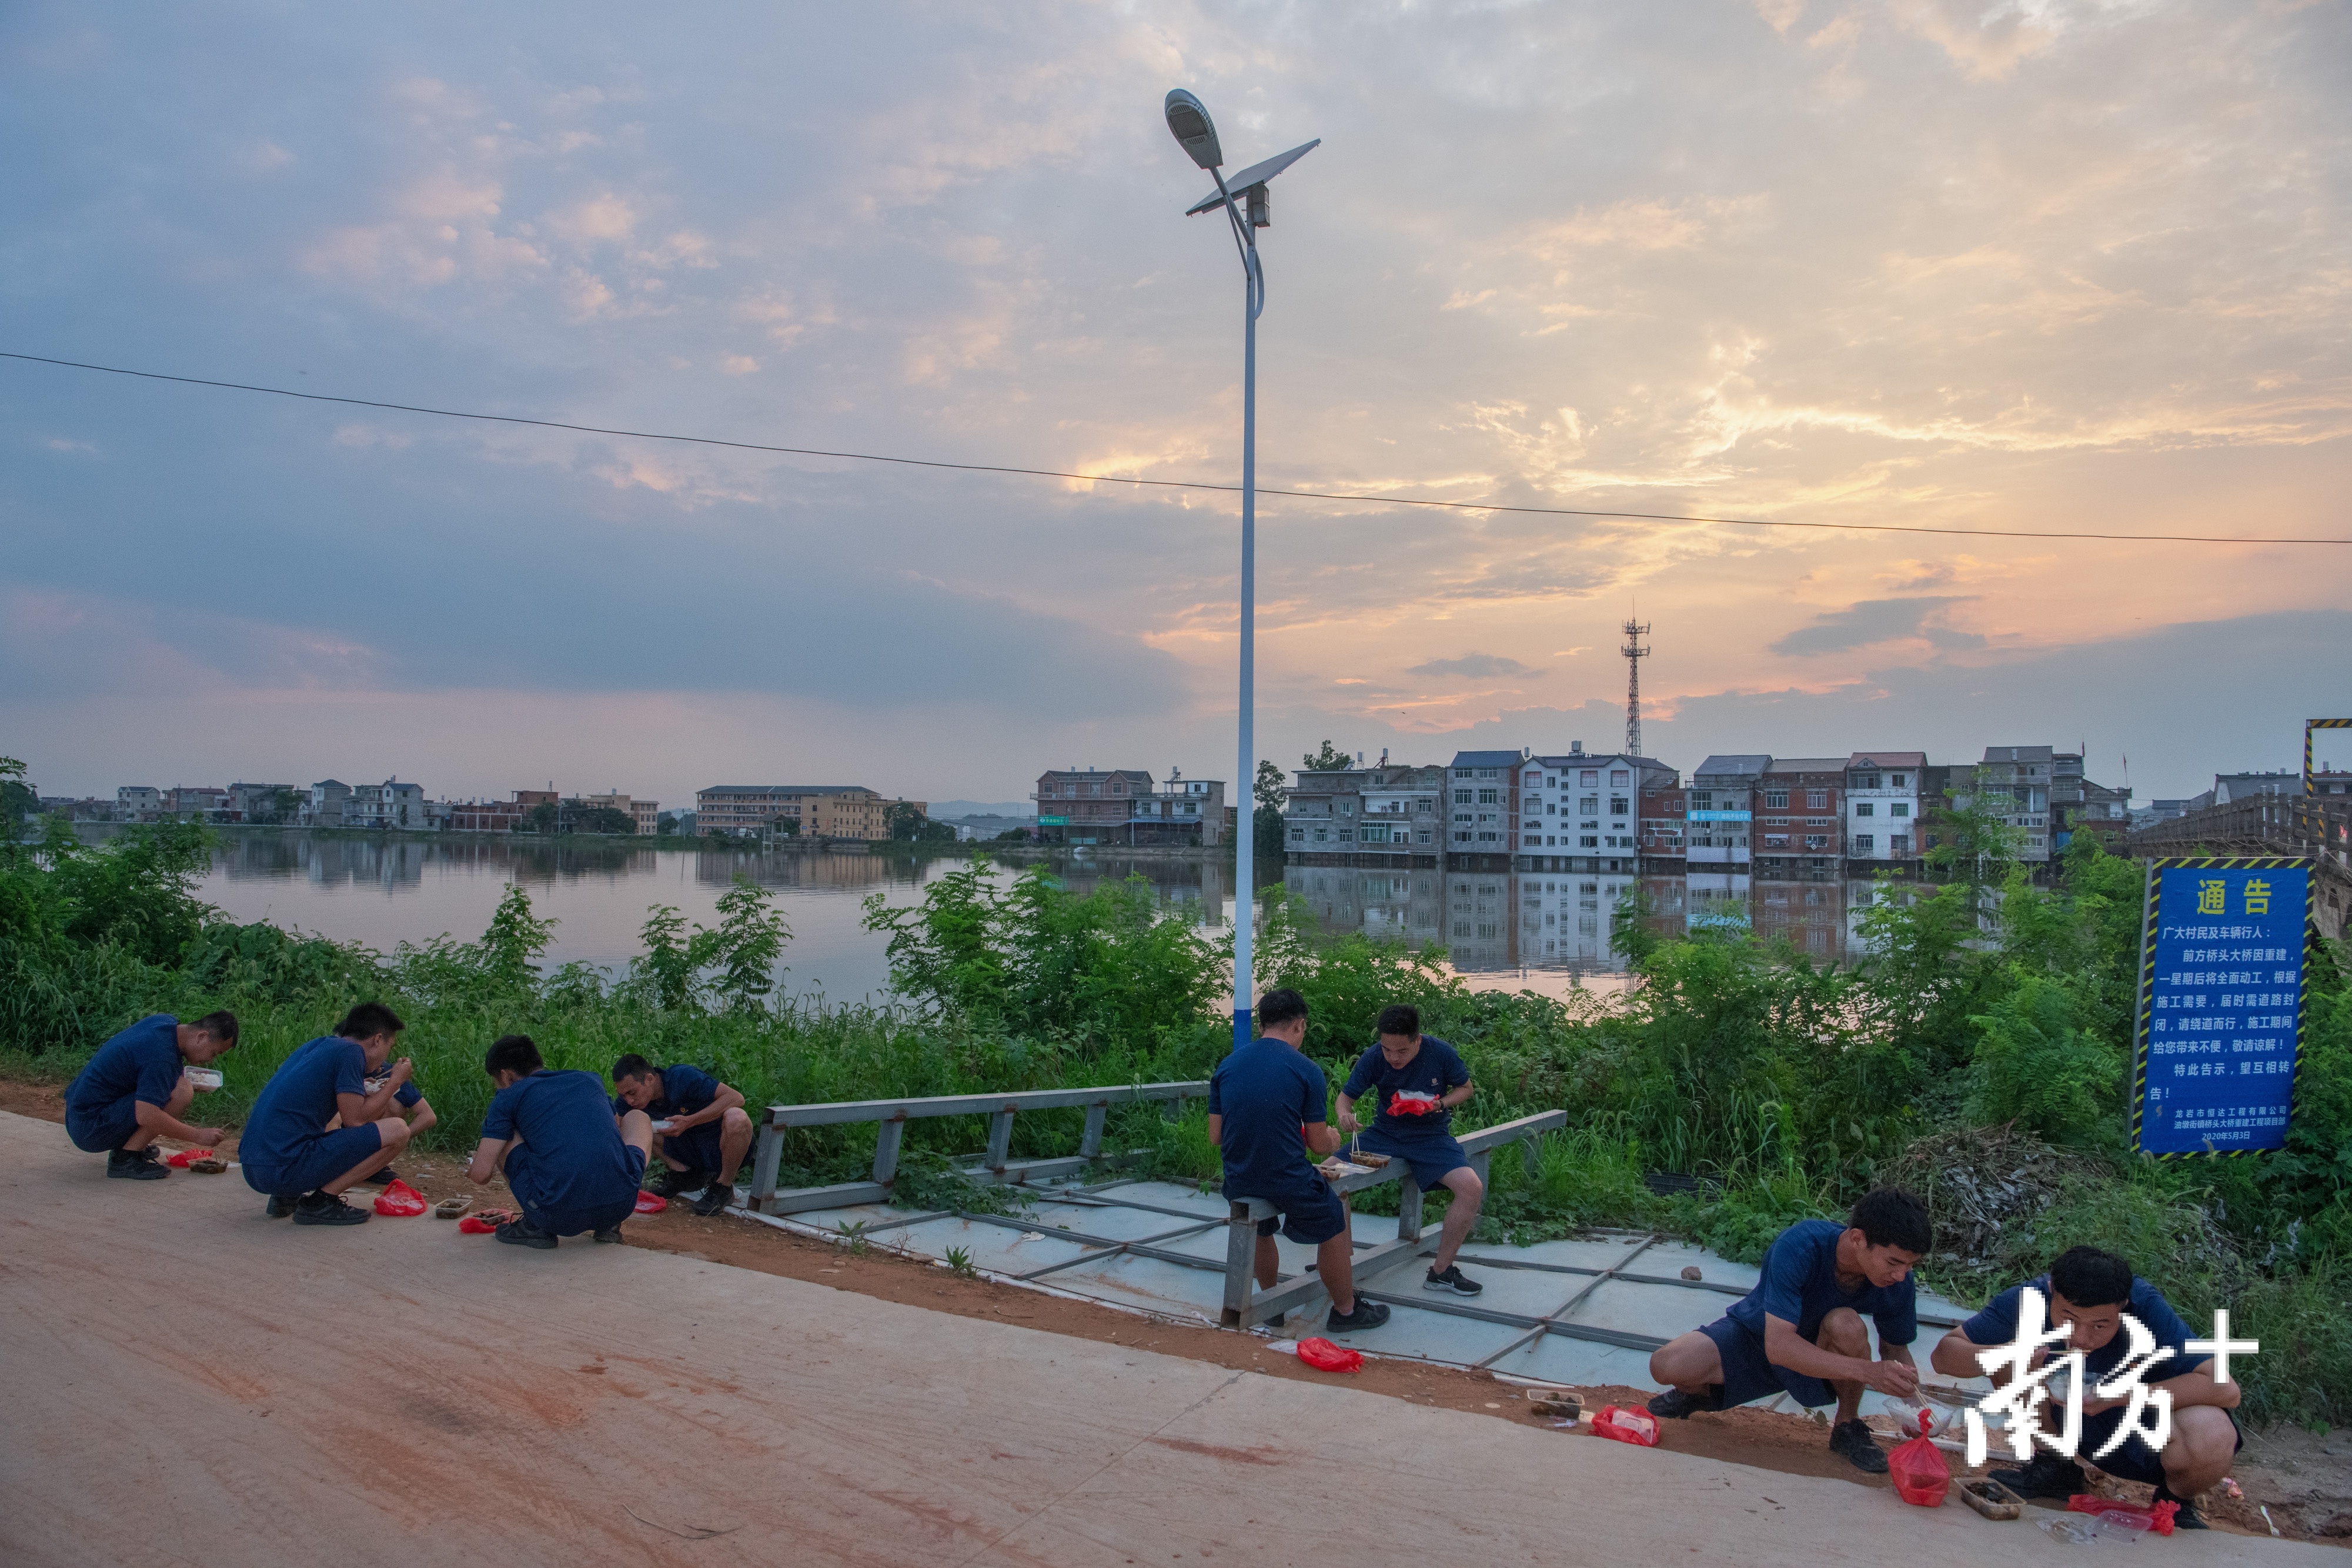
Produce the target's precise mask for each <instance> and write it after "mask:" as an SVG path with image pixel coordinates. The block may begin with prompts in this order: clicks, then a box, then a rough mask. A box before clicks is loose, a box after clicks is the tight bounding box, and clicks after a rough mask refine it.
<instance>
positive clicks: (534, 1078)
mask: <svg viewBox="0 0 2352 1568" xmlns="http://www.w3.org/2000/svg"><path fill="white" fill-rule="evenodd" d="M482 1070H483V1071H486V1072H488V1074H489V1075H490V1082H492V1083H494V1084H496V1085H497V1086H498V1092H497V1093H495V1094H493V1095H492V1096H490V1109H489V1112H488V1114H487V1115H485V1116H484V1117H483V1118H482V1141H481V1143H480V1145H478V1146H477V1147H476V1149H475V1150H474V1158H473V1163H472V1164H470V1165H468V1166H467V1167H466V1176H467V1179H468V1180H470V1181H472V1182H474V1183H475V1184H476V1185H477V1186H481V1185H486V1184H488V1181H489V1179H490V1178H491V1177H492V1176H497V1175H498V1174H499V1171H500V1170H501V1169H503V1170H504V1171H505V1172H506V1178H507V1188H508V1190H509V1191H510V1192H512V1193H513V1194H514V1197H515V1204H516V1207H520V1209H521V1210H522V1218H520V1219H512V1220H509V1221H508V1222H507V1223H505V1224H504V1225H501V1226H499V1229H498V1237H499V1240H501V1241H505V1242H509V1243H511V1244H513V1245H514V1246H517V1247H534V1248H539V1249H542V1250H543V1249H547V1248H550V1247H552V1246H554V1245H555V1241H556V1238H557V1237H559V1236H576V1235H578V1234H579V1233H580V1232H582V1231H583V1230H584V1231H587V1232H588V1233H589V1234H591V1235H593V1237H595V1239H597V1240H599V1241H618V1240H619V1239H621V1222H622V1221H623V1220H625V1219H626V1218H629V1216H630V1215H632V1214H634V1213H635V1212H636V1207H637V1183H639V1182H640V1181H643V1180H644V1179H645V1175H646V1160H647V1159H648V1158H649V1157H651V1155H652V1153H653V1146H654V1124H653V1122H652V1120H651V1118H649V1117H647V1116H646V1113H644V1112H643V1111H630V1112H628V1113H625V1114H624V1115H621V1116H618V1117H615V1116H614V1114H613V1103H612V1102H611V1101H610V1100H607V1099H606V1098H605V1097H604V1081H603V1080H602V1079H600V1078H598V1077H597V1076H596V1075H595V1074H594V1073H593V1072H581V1071H572V1070H566V1071H561V1072H555V1071H549V1070H548V1066H547V1063H546V1062H545V1061H541V1058H540V1054H539V1047H538V1046H537V1045H536V1044H535V1043H533V1041H532V1040H531V1038H530V1036H529V1035H527V1034H508V1035H500V1036H499V1039H498V1040H497V1041H496V1043H494V1044H493V1045H492V1046H491V1047H490V1049H489V1051H488V1052H486V1053H485V1054H484V1056H483V1058H482Z"/></svg>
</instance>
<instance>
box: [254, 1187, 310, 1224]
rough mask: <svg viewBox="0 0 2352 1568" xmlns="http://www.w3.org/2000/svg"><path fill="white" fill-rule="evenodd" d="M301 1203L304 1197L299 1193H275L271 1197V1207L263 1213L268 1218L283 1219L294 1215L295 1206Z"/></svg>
mask: <svg viewBox="0 0 2352 1568" xmlns="http://www.w3.org/2000/svg"><path fill="white" fill-rule="evenodd" d="M301 1201H302V1195H301V1194H300V1193H299V1192H273V1193H271V1194H270V1195H269V1207H267V1208H265V1209H263V1210H262V1211H261V1212H262V1214H263V1215H264V1216H266V1217H267V1218H271V1219H283V1218H286V1217H287V1216H288V1215H289V1214H292V1213H293V1212H294V1206H295V1205H296V1204H298V1203H300V1202H301Z"/></svg>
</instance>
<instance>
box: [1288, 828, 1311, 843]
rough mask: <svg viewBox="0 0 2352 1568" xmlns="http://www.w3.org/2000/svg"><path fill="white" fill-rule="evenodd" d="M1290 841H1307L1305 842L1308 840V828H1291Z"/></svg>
mask: <svg viewBox="0 0 2352 1568" xmlns="http://www.w3.org/2000/svg"><path fill="white" fill-rule="evenodd" d="M1290 841H1291V842H1292V843H1294V844H1303V843H1305V842H1306V841H1307V830H1306V829H1304V828H1293V829H1291V830H1290Z"/></svg>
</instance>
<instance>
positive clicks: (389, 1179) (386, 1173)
mask: <svg viewBox="0 0 2352 1568" xmlns="http://www.w3.org/2000/svg"><path fill="white" fill-rule="evenodd" d="M399 1179H400V1173H399V1172H398V1171H396V1170H394V1169H393V1168H392V1167H391V1166H384V1167H383V1169H382V1170H380V1171H377V1172H376V1173H375V1174H374V1175H373V1176H362V1177H360V1180H361V1181H362V1183H363V1184H365V1185H366V1186H391V1185H392V1184H393V1183H394V1182H396V1181H398V1180H399Z"/></svg>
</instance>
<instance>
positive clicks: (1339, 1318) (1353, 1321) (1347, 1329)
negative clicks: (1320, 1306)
mask: <svg viewBox="0 0 2352 1568" xmlns="http://www.w3.org/2000/svg"><path fill="white" fill-rule="evenodd" d="M1388 1321H1389V1310H1388V1308H1387V1307H1386V1306H1385V1305H1384V1304H1382V1303H1381V1302H1379V1301H1366V1300H1364V1298H1363V1297H1361V1296H1358V1297H1357V1298H1356V1310H1355V1311H1354V1312H1340V1311H1339V1309H1338V1308H1337V1307H1334V1308H1332V1309H1331V1315H1330V1316H1329V1317H1328V1318H1325V1319H1324V1320H1323V1332H1324V1333H1362V1332H1363V1331H1364V1330H1366V1329H1376V1328H1378V1327H1380V1326H1381V1324H1382V1323H1384V1322H1388Z"/></svg>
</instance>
